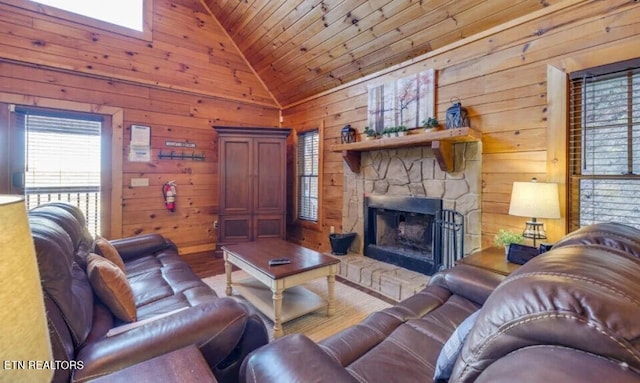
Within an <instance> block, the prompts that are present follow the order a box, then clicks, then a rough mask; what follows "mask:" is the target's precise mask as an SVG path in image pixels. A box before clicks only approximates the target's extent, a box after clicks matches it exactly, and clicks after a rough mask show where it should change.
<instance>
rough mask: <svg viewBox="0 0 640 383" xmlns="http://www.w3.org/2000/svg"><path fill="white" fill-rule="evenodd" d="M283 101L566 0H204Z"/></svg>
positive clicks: (315, 91) (270, 88) (292, 101)
mask: <svg viewBox="0 0 640 383" xmlns="http://www.w3.org/2000/svg"><path fill="white" fill-rule="evenodd" d="M201 1H202V3H203V4H204V5H205V6H206V7H208V9H209V11H210V13H211V14H212V15H213V16H214V17H215V18H216V19H217V20H218V21H219V22H220V24H221V25H222V26H223V27H224V28H225V29H226V31H227V33H228V34H229V36H230V37H231V38H232V39H233V41H234V42H235V44H236V45H237V46H238V48H239V49H240V51H241V52H242V54H243V55H244V56H245V58H246V60H247V61H248V62H249V64H250V65H251V66H252V67H253V69H254V70H255V72H256V73H257V74H258V75H259V76H260V78H261V79H262V81H263V82H264V83H265V84H266V86H267V87H268V89H269V91H270V92H271V93H272V94H273V96H274V97H275V98H276V100H277V101H278V102H279V103H280V105H282V106H287V105H289V104H291V103H294V102H296V101H299V100H302V99H305V98H307V97H309V96H313V95H315V94H317V93H320V92H322V91H325V90H328V89H331V88H334V87H336V86H338V85H340V84H343V83H347V82H350V81H353V80H355V79H357V78H360V77H363V76H366V75H369V74H371V73H375V72H377V71H380V70H382V69H385V68H387V67H390V66H393V65H395V64H398V63H401V62H403V61H406V60H409V59H411V58H414V57H416V56H419V55H421V54H424V53H427V52H429V51H432V50H434V49H437V48H440V47H443V46H445V45H447V44H451V43H453V42H455V41H458V40H460V39H463V38H465V37H467V36H470V35H473V34H475V33H478V32H481V31H484V30H487V29H489V28H491V27H494V26H496V25H500V24H503V23H505V22H508V21H510V20H512V19H515V18H517V17H520V16H523V15H526V14H528V13H531V12H534V11H536V10H539V9H541V8H543V7H546V6H549V5H551V4H553V3H558V2H560V1H561V0H201Z"/></svg>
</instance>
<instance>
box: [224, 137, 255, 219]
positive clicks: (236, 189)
mask: <svg viewBox="0 0 640 383" xmlns="http://www.w3.org/2000/svg"><path fill="white" fill-rule="evenodd" d="M221 141H222V142H221V144H220V145H221V151H222V157H221V158H222V160H221V166H222V169H221V173H220V182H221V183H222V187H221V195H220V202H221V203H220V212H221V213H222V214H227V213H236V214H249V213H250V212H251V210H252V206H251V204H252V188H251V178H252V163H251V158H252V156H251V151H252V150H253V145H252V142H251V140H249V139H222V140H221Z"/></svg>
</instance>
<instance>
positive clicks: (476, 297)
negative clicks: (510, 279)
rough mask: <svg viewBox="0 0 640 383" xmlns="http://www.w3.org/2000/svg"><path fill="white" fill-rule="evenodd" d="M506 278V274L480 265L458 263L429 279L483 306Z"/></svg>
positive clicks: (430, 281)
mask: <svg viewBox="0 0 640 383" xmlns="http://www.w3.org/2000/svg"><path fill="white" fill-rule="evenodd" d="M505 278H506V277H505V276H504V275H500V274H497V273H494V272H492V271H489V270H485V269H481V268H479V267H475V266H468V265H457V266H456V267H453V268H451V269H447V270H445V271H443V272H440V273H437V274H435V275H434V276H433V277H432V278H431V279H430V280H429V285H436V286H440V287H443V288H445V289H447V290H449V291H451V292H452V293H453V294H456V295H460V296H463V297H465V298H467V299H469V300H470V301H472V302H475V303H477V304H479V305H481V306H482V305H483V304H484V302H485V301H486V300H487V298H488V297H489V295H491V293H492V292H493V290H495V288H496V287H498V285H499V284H500V283H501V282H502V281H503V280H504V279H505Z"/></svg>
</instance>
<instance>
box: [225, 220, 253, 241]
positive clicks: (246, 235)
mask: <svg viewBox="0 0 640 383" xmlns="http://www.w3.org/2000/svg"><path fill="white" fill-rule="evenodd" d="M219 218H220V238H218V241H219V242H221V243H232V242H245V241H250V240H251V238H252V222H251V221H252V219H251V216H250V215H244V216H243V215H233V216H228V217H227V216H220V217H219Z"/></svg>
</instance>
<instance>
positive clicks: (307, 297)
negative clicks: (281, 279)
mask: <svg viewBox="0 0 640 383" xmlns="http://www.w3.org/2000/svg"><path fill="white" fill-rule="evenodd" d="M233 289H234V290H236V291H237V292H238V293H240V295H242V296H243V297H245V298H246V299H247V301H249V302H251V303H252V304H253V306H254V307H255V308H256V309H258V310H259V311H260V312H261V313H263V314H264V315H265V316H266V317H267V318H269V319H271V320H272V321H274V322H275V315H274V310H273V293H272V292H271V289H270V288H269V287H267V286H265V285H264V284H263V283H262V282H260V281H258V280H257V279H255V278H246V279H243V280H241V281H238V282H236V281H234V282H233ZM326 307H327V301H326V300H325V299H323V298H322V297H321V296H319V295H318V294H316V293H314V292H312V291H310V290H308V289H306V288H304V287H303V286H293V287H289V288H288V289H286V290H284V292H283V293H282V318H281V320H282V323H285V322H288V321H290V320H293V319H296V318H299V317H301V316H303V315H305V314H308V313H310V312H313V311H316V310H319V309H321V308H326Z"/></svg>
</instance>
